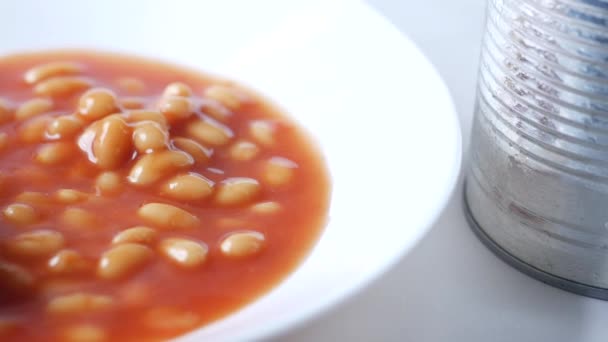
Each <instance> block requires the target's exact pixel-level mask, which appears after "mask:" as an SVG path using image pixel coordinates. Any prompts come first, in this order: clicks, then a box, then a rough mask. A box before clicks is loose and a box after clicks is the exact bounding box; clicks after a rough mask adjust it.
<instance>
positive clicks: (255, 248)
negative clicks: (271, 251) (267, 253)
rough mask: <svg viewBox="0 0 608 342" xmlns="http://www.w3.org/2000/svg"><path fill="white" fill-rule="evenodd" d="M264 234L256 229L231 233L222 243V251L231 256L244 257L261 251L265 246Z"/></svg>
mask: <svg viewBox="0 0 608 342" xmlns="http://www.w3.org/2000/svg"><path fill="white" fill-rule="evenodd" d="M264 242H265V238H264V234H262V233H259V232H255V231H242V232H235V233H230V234H228V236H226V237H225V238H224V240H223V241H222V243H221V244H220V250H221V251H222V253H223V254H224V255H225V256H227V257H231V258H242V257H248V256H252V255H255V254H257V253H259V252H260V251H261V250H262V248H263V247H264Z"/></svg>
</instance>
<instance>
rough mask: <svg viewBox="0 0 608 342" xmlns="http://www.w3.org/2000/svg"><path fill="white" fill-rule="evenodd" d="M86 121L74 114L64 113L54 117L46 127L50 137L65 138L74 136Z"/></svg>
mask: <svg viewBox="0 0 608 342" xmlns="http://www.w3.org/2000/svg"><path fill="white" fill-rule="evenodd" d="M83 126H84V122H82V120H80V118H78V117H76V116H74V115H63V116H59V117H57V118H55V119H53V120H52V121H51V122H50V123H49V126H48V127H47V129H46V132H47V134H48V136H49V137H52V138H58V139H65V138H69V137H73V136H75V135H76V133H78V132H80V130H81V129H82V128H83Z"/></svg>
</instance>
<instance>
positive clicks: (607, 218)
mask: <svg viewBox="0 0 608 342" xmlns="http://www.w3.org/2000/svg"><path fill="white" fill-rule="evenodd" d="M478 77H479V78H478V92H477V100H476V106H475V111H476V112H475V118H474V123H473V129H472V139H471V163H470V168H469V170H468V173H467V179H466V184H465V200H466V201H465V202H466V206H467V213H468V215H469V218H470V222H471V223H472V226H473V228H474V231H475V232H476V233H477V234H478V236H479V237H480V238H481V239H482V241H484V242H485V243H486V245H488V246H489V247H490V248H491V249H492V250H493V251H494V252H496V253H497V254H498V255H499V256H501V257H502V258H503V259H504V260H506V261H508V262H509V263H511V264H512V265H514V266H516V267H517V268H519V269H520V270H522V271H524V272H525V273H527V274H530V275H532V276H534V277H536V278H538V279H540V280H542V281H544V282H546V283H549V284H552V285H555V286H558V287H561V288H564V289H566V290H570V291H573V292H577V293H580V294H584V295H588V296H592V297H597V298H602V299H608V2H605V1H603V0H489V1H488V8H487V16H486V32H485V35H484V41H483V47H482V56H481V62H480V70H479V76H478Z"/></svg>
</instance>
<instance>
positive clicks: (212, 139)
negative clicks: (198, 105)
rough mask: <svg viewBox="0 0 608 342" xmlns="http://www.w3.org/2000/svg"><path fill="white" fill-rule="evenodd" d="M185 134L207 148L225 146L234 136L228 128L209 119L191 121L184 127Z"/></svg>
mask: <svg viewBox="0 0 608 342" xmlns="http://www.w3.org/2000/svg"><path fill="white" fill-rule="evenodd" d="M186 134H187V135H188V136H190V137H191V138H192V139H194V140H196V141H198V142H199V143H201V144H204V145H209V146H223V145H226V144H227V143H228V142H229V141H230V139H231V138H232V137H233V136H234V133H232V131H231V130H230V128H228V127H227V126H224V125H222V124H221V123H219V122H217V121H215V120H213V119H211V118H206V119H203V120H193V121H192V122H190V123H189V124H188V125H187V126H186Z"/></svg>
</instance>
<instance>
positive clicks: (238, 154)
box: [229, 140, 260, 161]
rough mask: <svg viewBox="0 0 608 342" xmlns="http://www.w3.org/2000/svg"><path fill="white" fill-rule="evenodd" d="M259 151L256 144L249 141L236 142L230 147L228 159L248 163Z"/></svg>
mask: <svg viewBox="0 0 608 342" xmlns="http://www.w3.org/2000/svg"><path fill="white" fill-rule="evenodd" d="M259 152H260V149H259V148H258V147H257V145H256V144H254V143H252V142H249V141H244V140H241V141H237V142H236V143H234V144H233V145H232V147H230V152H229V153H230V157H232V159H234V160H236V161H248V160H252V159H253V158H255V157H256V156H257V155H258V153H259Z"/></svg>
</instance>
